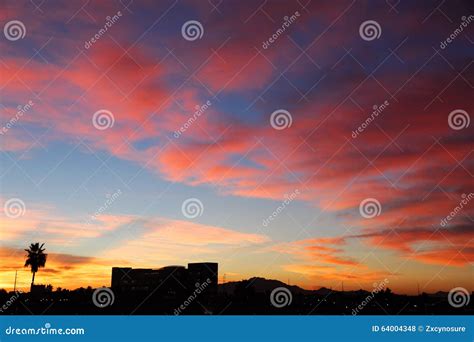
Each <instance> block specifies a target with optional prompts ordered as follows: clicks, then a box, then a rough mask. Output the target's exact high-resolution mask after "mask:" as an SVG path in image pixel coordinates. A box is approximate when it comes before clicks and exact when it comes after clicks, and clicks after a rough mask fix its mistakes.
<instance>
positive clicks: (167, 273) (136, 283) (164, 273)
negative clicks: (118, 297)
mask: <svg viewBox="0 0 474 342" xmlns="http://www.w3.org/2000/svg"><path fill="white" fill-rule="evenodd" d="M206 281H207V282H208V283H209V287H208V292H209V293H217V281H218V264H217V263H213V262H204V263H190V264H188V268H187V269H186V268H185V267H184V266H166V267H162V268H159V269H151V268H145V269H144V268H131V267H113V268H112V283H111V287H112V289H113V290H114V292H116V293H136V292H146V293H148V292H150V293H151V292H153V293H159V294H161V295H168V296H175V295H177V294H180V293H186V292H188V291H189V290H190V289H194V288H195V287H196V286H199V285H200V284H202V283H204V282H206Z"/></svg>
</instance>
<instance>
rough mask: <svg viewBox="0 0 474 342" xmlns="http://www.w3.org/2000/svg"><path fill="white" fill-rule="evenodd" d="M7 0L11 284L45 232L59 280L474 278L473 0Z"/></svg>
mask: <svg viewBox="0 0 474 342" xmlns="http://www.w3.org/2000/svg"><path fill="white" fill-rule="evenodd" d="M40 7H41V8H40ZM39 8H40V9H39ZM0 14H1V17H2V19H3V22H4V23H2V25H3V26H4V31H3V36H2V39H1V40H0V49H1V51H2V56H1V60H0V74H1V75H2V77H1V79H0V89H1V92H2V98H1V103H0V104H1V113H2V115H1V119H2V122H1V123H0V126H2V128H1V129H0V136H1V138H0V139H1V143H0V149H1V154H0V166H1V171H0V177H1V178H0V187H1V194H0V206H1V207H2V208H3V210H2V211H1V213H0V260H2V262H1V264H0V288H4V289H13V280H14V278H15V272H16V271H18V278H17V284H18V287H21V288H29V287H30V283H31V281H32V274H31V271H30V269H29V268H26V267H24V266H23V265H24V264H25V251H24V249H25V248H28V246H29V244H30V243H33V242H40V243H45V248H46V251H45V253H47V254H48V258H47V261H46V265H45V267H44V268H40V269H39V270H38V272H36V273H35V283H36V284H45V285H47V284H51V285H53V286H54V287H55V288H57V287H61V288H68V289H73V288H79V287H81V284H83V283H84V285H85V287H86V286H92V287H99V286H109V285H110V275H111V268H112V267H113V266H114V265H116V264H120V265H123V266H124V267H136V266H137V265H140V266H139V267H143V268H157V267H163V266H160V265H175V264H176V265H180V264H181V262H182V261H183V260H215V262H217V263H218V264H219V279H218V281H219V284H221V283H222V282H223V277H224V274H225V279H226V282H231V281H240V280H245V279H249V278H251V277H263V278H265V279H275V280H279V281H281V282H283V283H286V282H287V281H288V282H290V283H291V284H294V285H297V286H299V287H301V288H303V289H311V288H313V287H318V288H321V287H325V288H338V287H340V286H341V284H342V283H344V288H345V289H347V290H357V289H370V288H372V285H373V284H374V283H378V282H380V281H382V280H383V279H385V278H387V279H389V281H390V283H389V287H390V288H391V290H392V291H393V292H394V293H397V294H416V293H418V292H426V293H435V292H438V291H444V292H449V291H450V289H453V288H455V287H463V288H465V289H467V290H468V291H469V293H471V292H472V291H473V290H474V287H473V284H472V274H473V273H472V264H473V261H474V242H473V233H474V205H473V203H474V201H473V199H474V189H473V184H474V183H473V178H474V172H473V170H474V158H473V157H472V156H473V152H474V125H473V124H472V123H471V122H470V119H471V118H472V110H473V106H472V99H471V98H472V90H473V81H472V80H474V65H473V59H472V57H473V52H472V40H473V39H472V37H473V34H472V33H473V31H472V27H474V24H472V21H474V16H472V15H470V14H469V5H468V2H467V1H462V0H460V1H457V2H456V5H450V6H448V5H439V6H438V7H436V8H435V7H433V6H432V5H431V4H429V3H397V4H395V5H394V4H390V3H389V2H369V3H360V2H355V1H352V0H345V1H341V2H338V3H334V2H329V3H326V2H319V3H316V2H308V3H306V4H303V3H300V2H299V1H297V2H295V3H292V2H269V3H267V2H265V3H264V4H263V5H261V6H260V7H259V6H257V4H253V3H252V2H246V1H242V2H232V1H229V2H221V3H219V4H214V3H212V2H207V3H199V4H198V3H197V2H193V1H174V0H165V1H161V2H160V3H153V2H148V1H145V2H143V3H141V4H139V5H138V4H136V3H134V2H133V1H132V2H130V3H128V4H126V5H125V4H123V3H122V2H121V1H119V2H107V3H104V2H98V3H93V4H90V3H86V4H79V3H72V4H68V6H64V5H62V4H61V3H60V2H57V1H50V2H48V3H44V4H41V5H36V4H34V3H33V2H29V1H25V2H24V3H22V2H21V1H10V0H8V1H6V2H5V5H4V6H2V7H1V9H0ZM401 15H403V16H404V17H403V19H404V25H400V24H399V21H400V16H401ZM463 18H464V19H463ZM19 23H20V24H21V25H20V24H19ZM9 26H10V27H13V28H15V29H16V30H17V31H16V32H15V31H14V30H11V31H8V28H9ZM459 27H462V30H461V31H460V33H458V32H457V31H456V30H458V31H459ZM18 30H19V31H18ZM18 32H20V35H17V34H18ZM453 37H454V38H453ZM448 39H449V41H448ZM85 283H87V284H85Z"/></svg>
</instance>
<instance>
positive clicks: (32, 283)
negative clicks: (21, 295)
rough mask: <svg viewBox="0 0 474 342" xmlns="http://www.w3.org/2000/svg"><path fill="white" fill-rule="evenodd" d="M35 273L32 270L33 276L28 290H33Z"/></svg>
mask: <svg viewBox="0 0 474 342" xmlns="http://www.w3.org/2000/svg"><path fill="white" fill-rule="evenodd" d="M35 274H36V272H33V278H31V287H30V292H31V291H33V285H34V284H35Z"/></svg>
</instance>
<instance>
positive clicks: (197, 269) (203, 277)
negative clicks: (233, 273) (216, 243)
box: [188, 262, 218, 293]
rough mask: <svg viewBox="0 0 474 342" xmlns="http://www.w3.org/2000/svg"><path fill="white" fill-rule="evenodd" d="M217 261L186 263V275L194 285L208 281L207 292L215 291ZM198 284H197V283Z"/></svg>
mask: <svg viewBox="0 0 474 342" xmlns="http://www.w3.org/2000/svg"><path fill="white" fill-rule="evenodd" d="M217 273H218V264H217V262H198V263H191V264H188V276H189V278H190V279H191V281H194V283H195V285H197V286H199V285H202V284H204V283H205V282H206V281H207V282H209V287H208V289H209V292H212V293H217V281H218V277H217ZM198 284H199V285H198Z"/></svg>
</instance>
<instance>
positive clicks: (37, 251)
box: [25, 242, 48, 291]
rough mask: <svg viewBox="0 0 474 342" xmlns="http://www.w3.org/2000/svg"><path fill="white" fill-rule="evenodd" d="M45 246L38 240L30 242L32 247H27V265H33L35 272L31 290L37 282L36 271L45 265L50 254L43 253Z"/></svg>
mask: <svg viewBox="0 0 474 342" xmlns="http://www.w3.org/2000/svg"><path fill="white" fill-rule="evenodd" d="M43 246H44V243H43V244H41V246H40V244H39V242H36V243H32V244H30V248H28V249H25V251H26V252H28V255H27V257H26V262H25V267H27V266H29V267H31V273H33V278H32V279H31V289H30V291H31V290H32V289H33V285H34V283H35V274H36V272H38V269H39V268H40V267H44V265H45V264H46V258H47V257H48V254H45V253H43V252H44V251H45V248H43Z"/></svg>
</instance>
